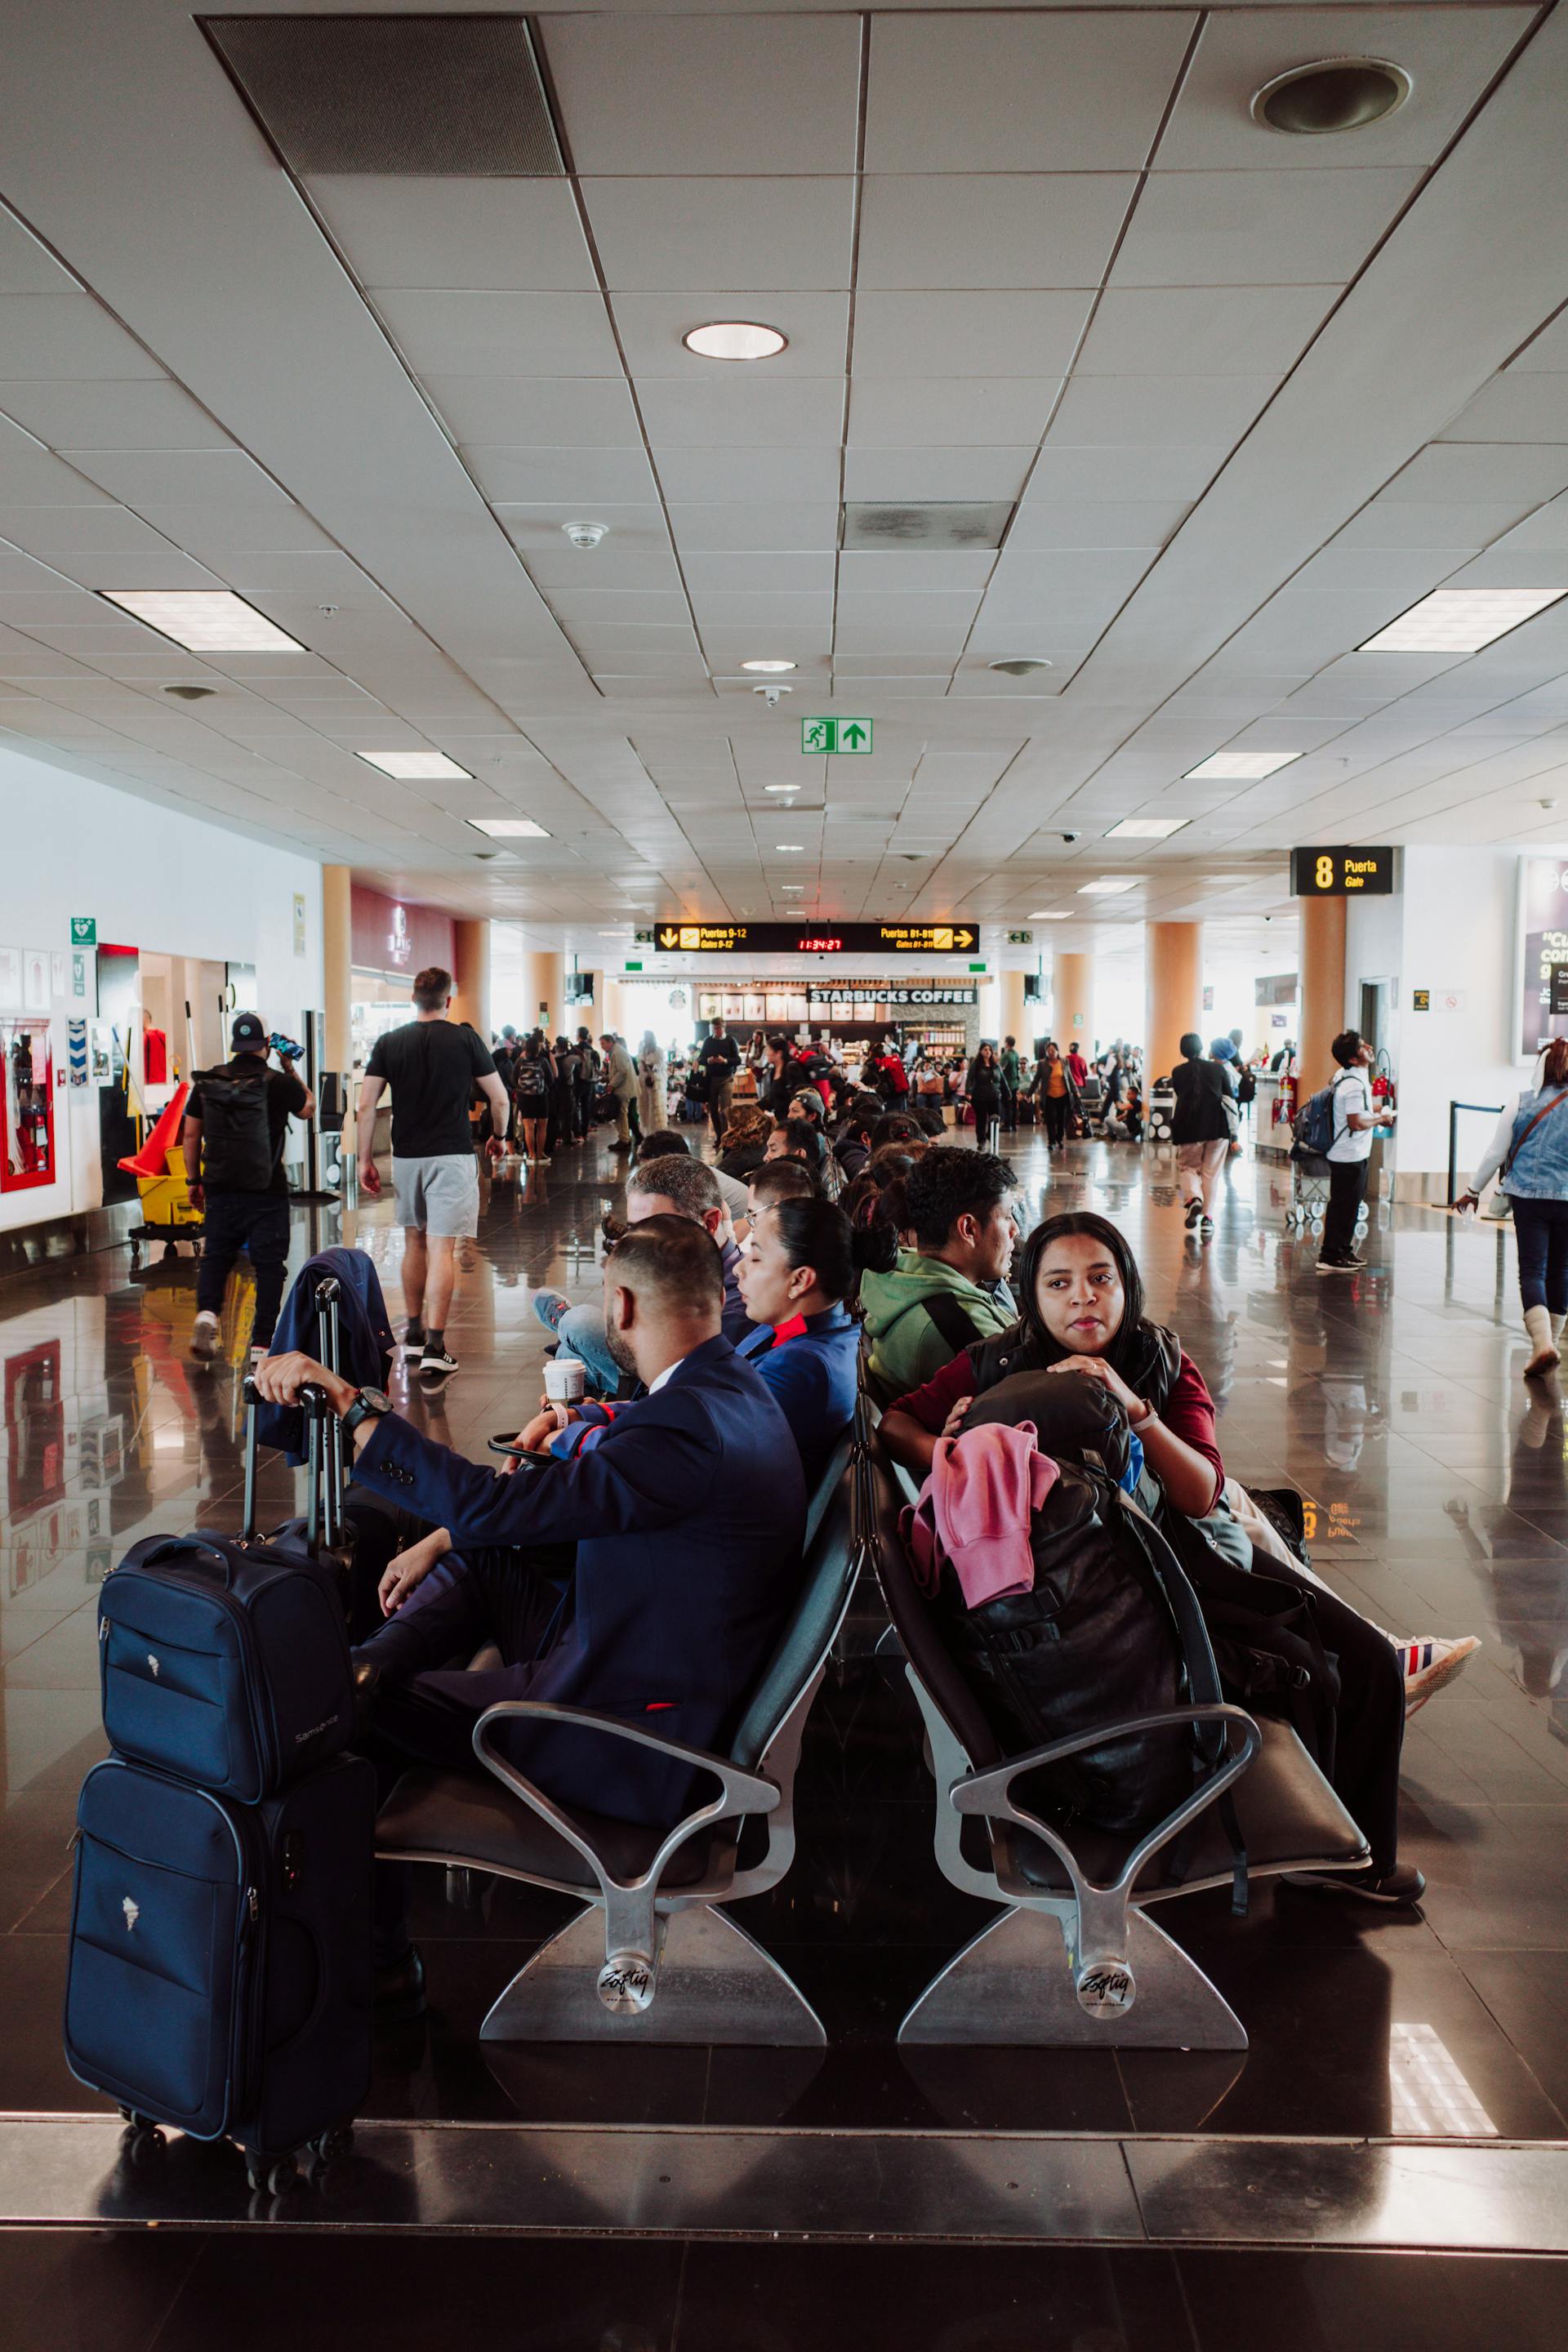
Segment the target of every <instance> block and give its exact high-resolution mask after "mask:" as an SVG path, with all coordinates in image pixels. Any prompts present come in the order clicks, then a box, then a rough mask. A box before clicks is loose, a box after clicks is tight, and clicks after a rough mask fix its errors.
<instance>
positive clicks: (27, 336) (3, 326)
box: [0, 294, 163, 382]
mask: <svg viewBox="0 0 1568 2352" xmlns="http://www.w3.org/2000/svg"><path fill="white" fill-rule="evenodd" d="M0 354H3V355H4V356H3V357H0V374H4V375H5V376H6V377H15V378H16V379H17V381H18V382H26V381H28V380H37V378H39V377H44V378H52V377H55V376H110V377H131V376H161V375H162V374H163V369H162V368H161V367H160V366H159V365H158V362H157V361H156V360H154V359H150V358H149V357H148V355H147V353H146V352H144V351H143V350H142V346H141V344H140V343H139V342H137V341H136V340H135V338H134V336H132V335H128V334H127V333H126V331H125V330H124V329H123V327H119V326H116V324H115V322H114V320H112V319H111V318H110V315H109V313H108V311H107V310H100V308H99V306H98V304H97V303H96V302H95V301H93V299H92V298H91V297H90V295H87V294H0Z"/></svg>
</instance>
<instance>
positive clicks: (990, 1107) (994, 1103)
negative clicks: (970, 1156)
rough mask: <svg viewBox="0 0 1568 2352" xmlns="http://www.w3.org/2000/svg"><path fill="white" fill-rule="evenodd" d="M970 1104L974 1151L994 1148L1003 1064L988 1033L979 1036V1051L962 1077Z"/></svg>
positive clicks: (997, 1140) (999, 1135)
mask: <svg viewBox="0 0 1568 2352" xmlns="http://www.w3.org/2000/svg"><path fill="white" fill-rule="evenodd" d="M964 1091H965V1093H966V1094H967V1095H968V1097H969V1106H970V1108H971V1109H972V1110H973V1113H974V1148H975V1150H977V1151H996V1150H1000V1148H1001V1140H1002V1066H1001V1064H1000V1063H999V1062H998V1061H997V1059H996V1048H995V1046H994V1045H993V1044H992V1043H991V1040H990V1039H989V1037H984V1038H982V1040H981V1042H980V1048H979V1051H978V1052H977V1053H976V1055H975V1056H974V1059H973V1061H972V1062H971V1063H970V1065H969V1076H968V1077H967V1078H966V1079H965V1081H964Z"/></svg>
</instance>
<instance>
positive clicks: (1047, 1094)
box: [1029, 1037, 1079, 1151]
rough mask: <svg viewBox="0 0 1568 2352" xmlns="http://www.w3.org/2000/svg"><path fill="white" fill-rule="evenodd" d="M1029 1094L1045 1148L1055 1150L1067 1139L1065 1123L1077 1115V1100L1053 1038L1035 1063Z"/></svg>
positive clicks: (1074, 1088)
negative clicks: (1043, 1128)
mask: <svg viewBox="0 0 1568 2352" xmlns="http://www.w3.org/2000/svg"><path fill="white" fill-rule="evenodd" d="M1029 1091H1030V1093H1031V1094H1032V1095H1033V1096H1034V1097H1035V1100H1036V1102H1037V1105H1038V1107H1039V1114H1040V1118H1041V1121H1042V1122H1043V1124H1044V1127H1045V1130H1046V1149H1047V1150H1048V1151H1059V1150H1060V1149H1061V1147H1062V1145H1063V1144H1064V1143H1065V1142H1066V1141H1067V1139H1068V1120H1069V1119H1071V1118H1073V1117H1074V1116H1075V1115H1076V1113H1077V1110H1078V1108H1079V1097H1078V1087H1077V1086H1076V1084H1075V1083H1074V1080H1073V1075H1072V1072H1071V1071H1070V1070H1069V1069H1068V1066H1067V1064H1066V1063H1065V1062H1064V1061H1063V1059H1062V1055H1061V1048H1060V1047H1059V1046H1058V1044H1057V1042H1056V1039H1055V1038H1054V1037H1047V1040H1046V1045H1045V1050H1044V1052H1043V1053H1042V1054H1041V1055H1040V1058H1039V1060H1038V1061H1037V1063H1036V1064H1035V1075H1034V1076H1033V1078H1032V1079H1031V1080H1030V1082H1029Z"/></svg>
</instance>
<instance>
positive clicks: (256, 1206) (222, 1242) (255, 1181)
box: [180, 1013, 315, 1364]
mask: <svg viewBox="0 0 1568 2352" xmlns="http://www.w3.org/2000/svg"><path fill="white" fill-rule="evenodd" d="M229 1035H230V1042H231V1045H232V1047H233V1055H234V1058H233V1060H232V1061H229V1062H226V1063H223V1064H222V1065H220V1066H219V1067H218V1068H217V1069H216V1070H209V1071H207V1072H205V1073H204V1074H203V1075H205V1078H206V1080H207V1092H208V1095H209V1096H210V1097H211V1100H210V1105H209V1102H208V1100H206V1099H205V1098H204V1093H203V1087H202V1084H201V1081H200V1079H199V1078H198V1080H197V1083H196V1085H195V1087H194V1088H193V1090H192V1093H191V1096H190V1099H189V1101H188V1102H187V1103H186V1105H185V1120H184V1127H183V1128H182V1129H181V1130H180V1149H181V1151H182V1152H183V1154H184V1162H185V1172H186V1174H187V1176H188V1177H189V1178H190V1180H191V1205H192V1206H193V1208H196V1209H199V1210H201V1212H202V1213H203V1217H204V1220H205V1224H204V1234H203V1241H202V1255H201V1259H200V1262H199V1264H198V1266H197V1269H196V1319H195V1327H194V1328H193V1329H192V1332H191V1353H192V1355H193V1356H195V1359H196V1360H197V1362H198V1363H203V1364H210V1363H211V1362H212V1360H213V1359H214V1357H215V1356H216V1354H217V1352H218V1349H219V1347H220V1345H221V1344H222V1328H221V1323H220V1318H221V1316H222V1314H223V1299H224V1292H225V1290H226V1288H227V1286H228V1277H229V1275H230V1273H231V1271H232V1269H233V1266H234V1262H235V1259H236V1258H237V1256H238V1255H239V1253H240V1251H241V1250H242V1249H248V1250H249V1252H250V1263H251V1265H253V1266H254V1267H255V1269H256V1321H255V1324H254V1325H253V1327H252V1331H251V1342H252V1345H251V1353H252V1355H253V1356H264V1355H265V1354H266V1352H267V1349H268V1343H269V1342H270V1340H271V1338H272V1331H273V1327H274V1325H275V1324H276V1323H277V1320H278V1309H279V1306H280V1305H281V1303H282V1298H283V1271H284V1267H285V1265H287V1263H288V1258H289V1180H288V1178H287V1177H286V1176H285V1174H284V1172H283V1139H284V1137H285V1136H286V1135H287V1133H288V1131H289V1119H290V1118H309V1116H310V1112H311V1111H312V1110H313V1109H314V1108H315V1103H314V1101H313V1099H312V1097H311V1096H310V1090H309V1088H308V1087H304V1086H302V1085H301V1084H300V1080H299V1079H298V1078H297V1077H296V1076H295V1075H294V1073H293V1071H292V1070H269V1069H268V1066H267V1055H268V1045H269V1039H268V1032H267V1030H266V1028H265V1027H264V1026H263V1024H262V1022H261V1019H260V1016H259V1014H258V1013H239V1014H238V1015H237V1017H236V1020H235V1023H234V1026H233V1028H232V1030H231V1031H230V1033H229ZM238 1087H246V1088H247V1089H248V1088H249V1087H259V1088H261V1089H263V1090H264V1093H265V1097H266V1124H265V1129H263V1126H262V1121H261V1118H260V1116H259V1114H258V1115H257V1116H255V1117H254V1118H252V1117H250V1116H248V1113H249V1111H250V1106H249V1105H248V1104H247V1101H246V1100H245V1098H244V1097H242V1096H239V1095H238V1094H237V1092H235V1091H234V1090H235V1089H237V1088H238ZM220 1097H221V1100H220ZM231 1106H232V1108H231ZM209 1113H210V1115H209ZM209 1130H210V1132H209ZM204 1143H205V1162H206V1164H205V1167H204V1164H203V1161H204ZM204 1178H205V1181H204Z"/></svg>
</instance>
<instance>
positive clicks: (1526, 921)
mask: <svg viewBox="0 0 1568 2352" xmlns="http://www.w3.org/2000/svg"><path fill="white" fill-rule="evenodd" d="M1520 865H1521V868H1522V875H1521V893H1520V897H1521V908H1520V928H1521V930H1522V932H1523V934H1524V955H1523V962H1522V970H1521V989H1520V1008H1519V1009H1520V1024H1519V1044H1518V1055H1519V1058H1520V1059H1521V1060H1523V1059H1525V1058H1526V1057H1527V1056H1528V1055H1532V1054H1534V1053H1536V1052H1538V1051H1539V1049H1540V1048H1541V1047H1542V1045H1545V1043H1546V1041H1547V1039H1548V1038H1549V1037H1561V1036H1563V1035H1564V1034H1568V1021H1565V1019H1564V1016H1563V1014H1562V1013H1555V1012H1554V1011H1553V1010H1552V994H1553V988H1554V986H1555V989H1556V990H1557V992H1558V993H1559V1001H1561V992H1562V990H1563V982H1562V981H1561V980H1558V981H1556V982H1554V981H1553V971H1554V968H1557V967H1561V966H1564V965H1568V863H1565V862H1564V861H1563V859H1562V858H1561V857H1523V858H1521V860H1520Z"/></svg>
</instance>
